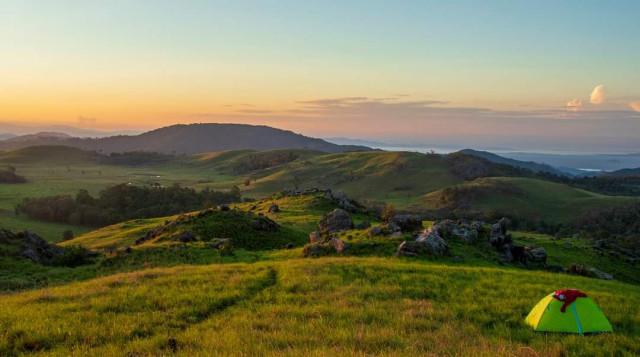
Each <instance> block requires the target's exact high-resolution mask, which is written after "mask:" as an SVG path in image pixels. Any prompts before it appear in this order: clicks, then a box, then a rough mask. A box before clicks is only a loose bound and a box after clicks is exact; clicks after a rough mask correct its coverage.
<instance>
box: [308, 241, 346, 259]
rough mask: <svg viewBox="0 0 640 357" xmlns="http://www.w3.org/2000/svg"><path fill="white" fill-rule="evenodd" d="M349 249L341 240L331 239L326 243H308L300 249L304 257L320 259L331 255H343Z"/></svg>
mask: <svg viewBox="0 0 640 357" xmlns="http://www.w3.org/2000/svg"><path fill="white" fill-rule="evenodd" d="M348 249H349V244H348V243H347V242H345V241H343V240H342V239H339V238H335V237H332V238H330V239H329V240H327V241H323V242H315V243H309V244H307V245H305V246H304V248H303V249H302V254H303V255H304V256H305V257H321V256H325V255H331V254H336V253H337V254H344V253H345V252H346V251H347V250H348Z"/></svg>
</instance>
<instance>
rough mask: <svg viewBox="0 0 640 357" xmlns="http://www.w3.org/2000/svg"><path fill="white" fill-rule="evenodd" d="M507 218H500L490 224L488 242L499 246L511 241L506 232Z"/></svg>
mask: <svg viewBox="0 0 640 357" xmlns="http://www.w3.org/2000/svg"><path fill="white" fill-rule="evenodd" d="M508 225H509V219H507V218H504V217H503V218H501V219H500V220H499V221H498V222H497V223H496V224H494V225H492V226H491V234H490V235H489V243H491V245H492V246H494V247H496V248H501V247H502V246H504V245H505V244H509V243H511V242H512V239H511V235H510V234H508V233H507V226H508Z"/></svg>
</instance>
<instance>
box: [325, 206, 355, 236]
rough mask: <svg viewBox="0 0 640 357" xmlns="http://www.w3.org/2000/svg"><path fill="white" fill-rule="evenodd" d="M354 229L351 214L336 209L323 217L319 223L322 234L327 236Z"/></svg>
mask: <svg viewBox="0 0 640 357" xmlns="http://www.w3.org/2000/svg"><path fill="white" fill-rule="evenodd" d="M352 228H353V219H351V215H350V214H349V212H347V211H345V210H343V209H341V208H336V209H334V210H333V211H331V212H329V213H328V214H327V215H325V216H324V217H322V219H321V220H320V222H319V223H318V230H319V231H320V233H321V234H323V235H327V234H331V233H335V232H340V231H344V230H348V229H352Z"/></svg>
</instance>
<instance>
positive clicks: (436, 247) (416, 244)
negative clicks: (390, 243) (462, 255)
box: [396, 230, 449, 256]
mask: <svg viewBox="0 0 640 357" xmlns="http://www.w3.org/2000/svg"><path fill="white" fill-rule="evenodd" d="M448 253H449V245H448V244H447V241H446V240H444V238H442V237H441V236H440V234H438V232H437V231H434V230H426V231H424V232H423V233H422V234H421V235H420V236H419V237H418V239H416V240H415V241H405V242H402V243H401V244H400V246H398V250H397V252H396V255H398V256H443V255H447V254H448Z"/></svg>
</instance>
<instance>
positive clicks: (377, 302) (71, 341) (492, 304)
mask: <svg viewBox="0 0 640 357" xmlns="http://www.w3.org/2000/svg"><path fill="white" fill-rule="evenodd" d="M563 287H574V288H579V289H582V290H584V291H587V292H588V293H589V295H590V296H592V297H593V298H594V299H595V300H596V301H597V302H598V304H599V305H600V306H601V308H602V309H603V311H604V313H605V314H606V315H607V316H608V318H609V319H610V321H611V323H612V324H613V326H614V330H615V332H614V333H613V334H603V335H596V336H588V337H581V336H575V335H561V334H543V333H536V332H534V331H532V330H531V329H530V328H529V327H527V326H525V325H524V323H523V320H524V317H525V316H526V314H527V313H528V312H529V310H530V309H531V308H532V307H533V306H534V305H535V303H536V302H537V301H538V300H539V299H541V298H542V297H544V296H545V295H546V294H548V293H550V292H551V291H553V290H554V289H557V288H563ZM638 326H640V289H639V288H638V287H637V286H631V285H626V284H622V283H618V282H602V281H597V280H592V279H586V278H580V277H572V276H567V275H559V274H551V273H542V272H528V271H519V270H513V269H504V268H477V267H462V266H448V265H441V264H437V263H425V262H418V261H412V260H398V259H382V258H320V259H292V260H286V261H277V262H263V263H257V264H232V265H212V266H201V267H196V266H182V267H174V268H163V269H151V270H142V271H138V272H133V273H127V274H118V275H113V276H109V277H104V278H99V279H95V280H91V281H87V282H81V283H72V284H69V285H67V286H60V287H55V288H49V289H42V290H35V291H30V292H25V293H18V294H12V295H4V296H0V354H2V355H13V354H27V353H34V352H39V353H42V354H46V355H61V356H62V355H64V356H67V355H87V354H90V355H102V356H121V355H123V354H134V355H159V354H172V353H174V352H175V353H177V354H178V355H184V356H194V355H202V356H204V355H210V354H211V353H212V351H215V352H216V353H218V354H221V355H280V354H284V355H336V354H338V355H424V354H437V355H480V356H495V355H505V356H507V355H509V356H510V355H524V354H526V355H558V356H559V355H623V354H627V355H634V354H636V355H637V354H638V353H640V345H638V343H637V341H638V339H639V338H640V329H639V328H638Z"/></svg>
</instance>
